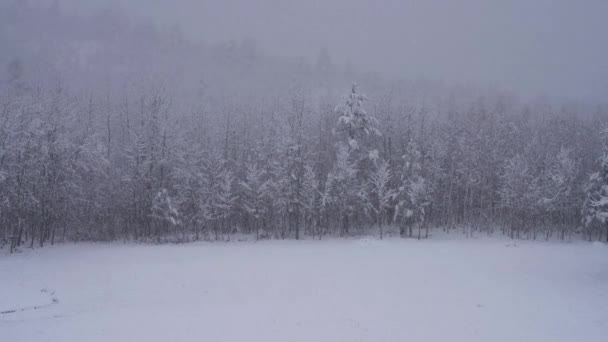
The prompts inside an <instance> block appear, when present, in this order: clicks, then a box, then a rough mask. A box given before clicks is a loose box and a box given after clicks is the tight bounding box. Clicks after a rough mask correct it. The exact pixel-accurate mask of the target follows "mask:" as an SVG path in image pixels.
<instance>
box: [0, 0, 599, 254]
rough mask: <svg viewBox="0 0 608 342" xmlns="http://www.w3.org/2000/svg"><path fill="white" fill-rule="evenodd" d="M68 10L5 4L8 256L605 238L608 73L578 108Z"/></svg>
mask: <svg viewBox="0 0 608 342" xmlns="http://www.w3.org/2000/svg"><path fill="white" fill-rule="evenodd" d="M357 3H358V2H357ZM390 3H393V2H390ZM315 4H317V5H318V6H322V4H318V3H317V2H315ZM72 6H76V7H77V5H74V2H73V1H66V4H65V5H64V4H63V3H62V2H60V1H40V2H35V1H29V2H28V1H8V0H7V1H0V51H1V53H0V66H1V68H0V245H3V246H10V249H11V251H12V250H13V249H14V248H19V247H20V246H22V245H25V246H32V247H33V246H37V245H38V246H44V245H45V244H47V243H51V244H53V243H55V242H58V241H59V242H63V241H81V240H86V241H90V240H94V241H114V240H125V241H127V240H137V241H148V242H187V241H194V240H202V239H204V240H230V239H237V238H241V237H243V236H248V237H254V238H255V239H256V240H257V239H288V238H289V239H303V238H306V239H323V238H324V237H337V236H341V237H349V236H355V235H363V234H373V235H377V236H378V237H380V238H382V237H383V236H385V235H386V234H388V235H391V236H395V235H398V236H401V237H416V238H418V239H421V238H429V237H431V236H432V235H433V232H435V231H436V232H441V231H446V232H450V231H454V232H462V233H463V234H465V235H466V236H474V235H476V234H488V235H491V234H503V235H505V236H509V237H511V238H517V239H544V240H550V239H559V240H570V239H588V240H606V241H608V224H607V222H606V219H607V218H608V126H606V122H608V105H607V104H606V98H605V95H606V91H607V90H608V87H607V86H606V84H608V83H607V80H605V79H602V77H603V76H604V75H605V74H606V70H605V69H606V65H605V64H604V65H598V66H597V68H596V69H597V70H598V71H597V72H596V73H594V71H593V70H595V69H594V67H589V65H587V67H588V69H586V71H587V72H588V74H589V75H595V76H594V77H596V78H593V79H589V82H587V79H586V78H585V77H583V76H580V77H578V76H572V82H573V84H577V85H578V84H583V83H584V84H585V87H587V88H585V89H584V90H581V93H582V94H585V95H583V96H579V95H580V94H575V95H573V96H567V95H565V94H564V93H563V92H564V91H566V90H567V89H570V87H574V85H568V86H564V87H561V86H560V87H559V89H560V91H557V92H551V90H552V89H557V88H555V87H554V86H555V85H551V84H546V85H547V88H548V89H549V90H548V91H547V93H545V95H538V93H536V92H534V91H530V87H529V84H527V83H526V81H525V79H522V82H521V88H522V90H521V91H519V89H518V88H517V85H516V83H513V82H511V81H512V80H511V81H509V83H508V84H506V85H502V84H501V80H500V77H498V78H495V79H492V80H487V79H481V78H480V80H479V82H475V81H474V80H471V79H468V78H467V77H465V78H464V79H463V80H462V82H459V81H458V80H457V79H449V80H448V79H442V77H441V75H437V74H436V73H435V74H433V73H431V72H429V77H427V78H425V77H424V75H420V74H410V75H409V77H408V75H407V74H406V73H402V72H401V71H397V70H396V71H395V73H391V72H390V71H388V70H387V69H386V66H385V65H382V62H381V60H382V58H383V56H386V58H387V65H389V66H391V67H393V66H395V65H397V64H399V63H398V61H397V59H395V58H394V57H391V56H390V55H391V50H386V49H377V50H375V51H370V48H368V47H366V46H365V45H359V44H356V47H352V46H350V47H349V48H348V49H342V46H341V45H339V44H338V45H336V44H331V43H327V42H318V43H317V41H315V43H307V44H308V45H306V48H307V49H308V50H309V51H307V52H302V51H296V50H295V48H294V51H293V54H290V53H289V51H283V53H278V52H277V50H280V47H281V44H280V43H279V44H276V45H275V46H272V47H269V48H267V49H266V48H264V47H267V46H269V43H268V42H267V39H265V38H264V37H263V36H260V37H256V36H255V34H256V32H253V33H251V34H248V33H247V32H245V33H243V35H242V38H239V39H230V38H227V39H225V40H223V37H221V35H220V36H219V37H220V38H217V39H209V40H208V41H205V40H204V39H196V38H195V37H196V34H194V33H192V31H191V30H189V29H187V27H189V26H188V24H184V27H186V28H184V27H182V26H180V25H179V23H177V22H173V21H172V19H170V18H167V19H166V20H165V21H163V22H162V23H158V22H155V20H154V19H153V17H154V16H153V17H149V18H136V17H134V16H133V15H131V14H130V13H131V12H130V11H131V9H125V8H123V7H120V6H110V5H108V6H107V7H103V6H102V7H101V9H99V8H96V9H88V10H86V11H84V10H83V11H82V12H81V11H78V10H76V9H74V7H72ZM167 6H168V5H167ZM598 6H600V5H598ZM127 7H128V6H127ZM184 11H185V10H184ZM208 15H209V14H207V16H208ZM300 20H302V19H300ZM274 30H277V31H280V30H281V27H274ZM328 34H329V33H328ZM595 34H597V32H596V33H595ZM370 35H372V36H373V32H372V33H370ZM209 36H213V33H212V32H210V33H209ZM295 38H297V37H294V39H295ZM300 38H301V37H300ZM389 38H393V37H392V36H391V37H389ZM503 38H504V37H503ZM348 39H349V37H348V36H345V37H344V40H345V41H348ZM370 39H371V38H370ZM373 39H378V40H381V39H382V37H380V36H378V37H374V38H373ZM564 39H565V38H564ZM302 40H303V41H304V39H302ZM295 41H296V42H295V43H294V42H291V43H289V44H286V45H285V46H286V49H288V50H289V48H290V47H292V46H294V45H297V41H298V40H297V39H295ZM355 41H356V39H355ZM599 43H602V41H601V40H600V41H599ZM309 45H314V47H311V46H309ZM346 45H348V43H346ZM431 45H432V44H431V43H424V44H423V47H424V46H427V47H428V46H431ZM371 46H377V45H371ZM349 49H350V50H349ZM456 50H457V49H455V51H456ZM345 51H346V53H352V54H353V56H351V57H349V56H345V55H344V54H345ZM357 51H361V54H362V55H365V56H371V55H374V56H376V57H374V58H375V59H374V58H371V57H370V58H367V57H366V58H362V59H357V55H356V54H357ZM593 51H596V50H593ZM513 53H514V56H513V59H514V60H515V61H517V58H516V57H517V55H518V53H521V51H519V52H518V51H514V52H513ZM336 54H337V55H338V56H339V57H338V58H336V57H334V56H335V55H336ZM455 54H457V53H456V52H455ZM459 56H460V57H461V58H462V55H459ZM556 58H558V57H556ZM559 58H565V57H563V56H561V57H559ZM592 60H593V61H595V60H596V59H592ZM421 61H422V58H420V59H417V60H416V59H413V62H412V63H414V65H418V64H419V65H422V64H421V63H422V62H421ZM370 63H371V64H373V63H377V64H376V67H374V66H372V65H370ZM403 63H404V64H407V61H404V62H403ZM429 63H430V64H428V65H427V66H428V67H429V68H432V59H431V61H430V62H429ZM548 63H549V62H548ZM584 64H585V63H584V61H583V60H581V63H580V65H581V69H582V68H583V65H584ZM486 67H488V65H485V66H483V68H486ZM480 68H481V66H480ZM440 69H441V68H440ZM454 69H457V65H456V67H455V68H454ZM424 70H425V69H423V70H422V71H421V72H424ZM506 70H507V71H509V69H506ZM547 70H549V72H548V73H547V74H546V77H547V79H548V80H564V79H565V78H567V76H564V77H553V76H552V73H555V72H558V71H559V68H553V67H551V68H548V69H547ZM524 73H525V71H524ZM458 75H460V73H459V72H458V70H454V72H452V73H451V75H450V78H454V77H456V78H457V77H458ZM535 75H536V76H538V78H543V77H544V76H545V75H540V76H539V75H537V74H535ZM564 75H574V74H573V73H572V70H569V71H566V70H564ZM536 76H535V77H536ZM562 76H563V75H562ZM473 78H475V77H473ZM505 78H506V75H505ZM577 82H578V83H577ZM488 84H490V85H488ZM539 84H542V83H539ZM536 85H538V84H536ZM581 87H582V86H581ZM589 94H593V95H589ZM587 95H589V96H587Z"/></svg>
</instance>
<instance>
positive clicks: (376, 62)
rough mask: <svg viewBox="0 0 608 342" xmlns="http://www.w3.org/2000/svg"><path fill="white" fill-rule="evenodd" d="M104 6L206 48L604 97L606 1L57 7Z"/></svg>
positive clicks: (151, 2) (200, 0)
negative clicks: (229, 44) (320, 58)
mask: <svg viewBox="0 0 608 342" xmlns="http://www.w3.org/2000/svg"><path fill="white" fill-rule="evenodd" d="M112 2H113V3H115V4H118V5H120V6H121V7H123V8H124V9H126V10H128V11H129V12H130V13H131V14H134V15H136V16H141V17H149V18H153V19H154V20H155V21H156V22H158V23H162V24H163V25H171V24H172V23H179V25H180V26H181V28H182V30H183V31H184V32H185V33H186V34H187V35H189V36H191V37H193V38H194V39H199V40H203V41H206V42H218V41H227V40H240V39H242V38H244V37H252V38H254V39H255V40H256V41H257V42H258V44H259V46H260V48H261V49H263V50H264V51H266V52H268V53H270V54H274V55H284V56H307V57H312V58H314V57H315V56H316V55H317V53H318V51H319V49H320V47H321V46H323V45H326V46H327V47H328V48H329V51H330V53H331V55H332V57H333V58H334V60H335V61H336V62H342V63H343V62H347V61H348V62H351V63H353V64H354V65H356V66H359V67H360V68H363V69H364V70H369V71H379V72H382V73H392V74H394V75H396V76H399V75H404V76H408V77H426V78H432V79H439V80H444V81H448V82H457V83H473V84H479V85H485V84H491V85H495V86H500V87H505V88H508V89H514V90H517V91H519V92H521V93H524V94H530V95H532V94H533V95H536V94H537V93H540V92H543V91H544V92H546V93H547V94H548V95H558V96H568V97H573V98H581V97H582V98H592V99H598V98H603V99H606V98H607V97H608V56H607V54H608V1H606V0H579V1H576V0H377V1H373V0H299V1H298V0H89V1H84V0H63V1H62V3H64V4H67V5H69V6H77V7H82V6H88V7H97V6H108V3H112ZM83 3H84V5H83ZM74 4H76V5H74Z"/></svg>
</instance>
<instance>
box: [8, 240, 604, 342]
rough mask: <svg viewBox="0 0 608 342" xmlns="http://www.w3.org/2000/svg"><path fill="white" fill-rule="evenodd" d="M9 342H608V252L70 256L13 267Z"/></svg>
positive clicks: (133, 251) (172, 251)
mask: <svg viewBox="0 0 608 342" xmlns="http://www.w3.org/2000/svg"><path fill="white" fill-rule="evenodd" d="M13 310H16V312H11V313H3V314H0V340H2V341H68V342H70V341H89V342H91V341H104V342H109V341H112V342H116V341H145V342H151V341H281V342H283V341H306V342H309V341H332V342H333V341H374V342H378V341H467V342H473V341H509V342H513V341H535V342H539V341H551V342H557V341H585V342H591V341H602V342H604V341H608V246H606V245H603V244H600V243H596V244H589V243H582V242H577V243H542V242H518V243H517V244H513V243H512V242H510V241H507V240H502V239H490V240H447V239H437V240H429V241H415V240H410V241H404V240H398V239H390V240H383V241H379V240H371V239H359V240H330V241H321V242H319V241H268V242H258V243H253V242H244V243H200V244H188V245H162V246H152V245H117V244H111V245H91V244H78V245H64V246H55V247H51V248H45V249H40V250H34V251H25V252H23V253H20V254H17V255H6V254H3V255H2V256H0V311H2V312H4V311H13Z"/></svg>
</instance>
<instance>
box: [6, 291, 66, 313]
mask: <svg viewBox="0 0 608 342" xmlns="http://www.w3.org/2000/svg"><path fill="white" fill-rule="evenodd" d="M40 292H42V293H47V294H48V295H49V297H50V299H51V302H50V303H46V304H40V305H32V306H26V307H22V308H15V309H9V310H4V311H0V315H8V314H12V313H17V312H24V311H32V310H40V309H44V308H47V307H49V306H51V305H53V304H57V303H59V299H57V297H56V296H55V291H51V290H49V289H42V290H40Z"/></svg>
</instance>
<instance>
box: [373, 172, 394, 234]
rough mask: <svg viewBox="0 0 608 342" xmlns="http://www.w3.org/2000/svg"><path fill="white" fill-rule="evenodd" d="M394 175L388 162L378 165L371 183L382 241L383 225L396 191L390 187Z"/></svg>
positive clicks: (374, 208)
mask: <svg viewBox="0 0 608 342" xmlns="http://www.w3.org/2000/svg"><path fill="white" fill-rule="evenodd" d="M391 177H392V173H391V169H390V165H389V163H388V162H387V161H386V160H382V161H380V162H378V163H377V165H376V169H375V170H374V171H373V172H372V174H371V177H370V181H369V187H370V189H369V192H370V197H371V205H372V208H373V210H374V214H375V216H376V223H377V224H378V228H379V229H380V239H382V237H383V230H382V224H383V223H384V222H383V220H384V217H385V215H386V212H387V210H388V209H390V207H391V204H392V203H391V202H392V200H393V198H394V196H395V191H394V190H393V189H391V188H390V187H389V182H390V180H391Z"/></svg>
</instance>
